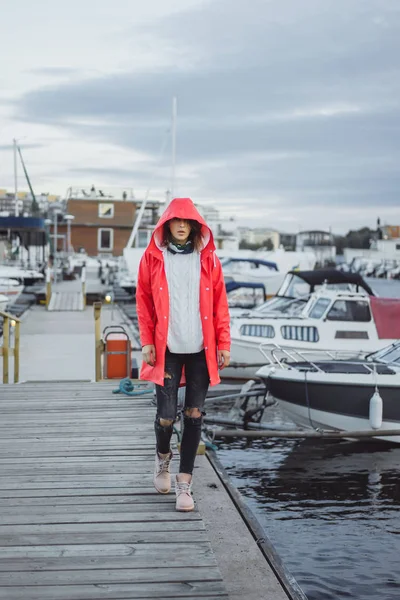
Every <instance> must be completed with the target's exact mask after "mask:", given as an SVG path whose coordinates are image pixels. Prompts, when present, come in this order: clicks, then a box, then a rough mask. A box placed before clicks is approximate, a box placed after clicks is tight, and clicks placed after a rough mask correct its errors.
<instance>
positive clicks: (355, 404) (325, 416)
mask: <svg viewBox="0 0 400 600" xmlns="http://www.w3.org/2000/svg"><path fill="white" fill-rule="evenodd" d="M287 375H289V378H288V377H287ZM296 377H297V378H296ZM313 377H314V378H318V377H319V378H321V379H322V377H325V381H316V380H315V379H314V380H312V378H313ZM378 377H379V376H378ZM385 377H387V378H391V377H394V378H395V379H397V380H398V376H396V375H393V376H385ZM351 378H352V379H353V380H354V379H361V378H362V377H360V376H354V375H353V376H352V375H349V374H335V375H333V376H331V377H330V378H326V374H324V373H322V374H319V373H317V374H315V373H312V374H311V373H307V382H306V379H305V373H299V372H295V371H294V372H291V371H284V372H283V373H282V375H281V376H280V374H279V372H278V373H271V375H270V376H269V377H266V378H264V377H263V379H264V381H265V383H266V384H267V386H268V389H269V391H270V394H271V395H272V396H273V397H274V398H276V399H277V400H278V402H279V405H280V406H281V408H282V410H283V411H284V412H285V413H286V414H287V416H288V417H289V418H290V419H292V421H294V422H295V423H296V424H298V425H302V426H306V427H322V428H324V429H337V430H343V431H364V430H371V429H372V428H371V425H370V422H369V403H370V399H371V396H372V395H373V394H374V391H375V384H374V382H373V381H372V380H373V376H372V375H365V376H364V378H365V379H369V381H365V382H360V381H359V382H355V383H352V382H351ZM327 379H329V380H328V381H327ZM379 393H380V395H381V397H382V400H383V422H382V429H399V430H400V387H399V385H390V384H389V383H387V384H382V385H379ZM374 437H376V438H379V432H378V431H377V435H376V436H374ZM380 439H383V440H386V441H390V442H395V443H400V436H395V437H386V436H383V437H381V438H380Z"/></svg>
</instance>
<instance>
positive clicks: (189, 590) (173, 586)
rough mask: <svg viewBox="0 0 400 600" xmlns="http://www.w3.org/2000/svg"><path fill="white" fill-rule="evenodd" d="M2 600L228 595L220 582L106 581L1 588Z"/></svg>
mask: <svg viewBox="0 0 400 600" xmlns="http://www.w3.org/2000/svg"><path fill="white" fill-rule="evenodd" d="M0 598H1V599H2V600H55V598H57V600H116V599H117V598H118V600H135V599H138V600H144V599H145V598H151V599H153V598H162V599H165V600H167V599H171V600H173V599H175V600H177V599H178V598H182V599H183V598H202V600H220V599H221V598H228V595H227V594H226V592H225V589H224V586H223V584H222V583H221V582H220V581H191V582H190V583H188V582H186V581H179V582H172V583H169V582H155V583H153V582H146V583H134V584H131V583H116V584H113V583H107V584H103V585H99V584H86V585H74V584H72V585H67V586H58V585H54V584H49V585H45V586H34V587H26V586H23V585H18V586H12V587H8V586H7V587H0Z"/></svg>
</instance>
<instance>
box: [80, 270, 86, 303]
mask: <svg viewBox="0 0 400 600" xmlns="http://www.w3.org/2000/svg"><path fill="white" fill-rule="evenodd" d="M81 281H82V299H83V308H84V309H85V308H86V267H83V268H82V276H81Z"/></svg>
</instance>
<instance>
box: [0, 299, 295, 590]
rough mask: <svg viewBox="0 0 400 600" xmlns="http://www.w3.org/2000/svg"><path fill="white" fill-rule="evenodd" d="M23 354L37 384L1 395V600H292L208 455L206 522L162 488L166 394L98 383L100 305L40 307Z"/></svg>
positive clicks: (25, 325) (200, 472)
mask: <svg viewBox="0 0 400 600" xmlns="http://www.w3.org/2000/svg"><path fill="white" fill-rule="evenodd" d="M102 321H103V323H102V325H103V326H105V325H107V324H110V323H111V322H121V321H123V317H122V316H121V313H119V311H118V310H117V309H116V308H115V309H112V308H111V307H107V309H106V310H104V311H103V314H102ZM21 350H22V352H21V374H22V380H23V381H25V383H21V384H17V385H7V386H0V414H1V421H0V599H1V600H55V599H56V598H57V600H98V599H106V600H112V599H113V600H117V599H121V600H122V599H125V600H128V599H134V598H135V599H141V598H143V599H144V598H170V599H174V598H175V599H178V598H187V599H189V598H202V599H203V600H218V599H220V598H231V599H232V600H239V598H243V597H244V598H246V599H247V600H262V599H264V598H265V599H268V600H285V599H286V600H287V595H286V593H285V592H284V591H283V588H282V587H281V585H280V583H279V582H278V580H277V579H276V577H275V575H274V573H273V572H272V570H271V568H270V567H269V565H268V563H267V561H266V560H265V558H264V557H263V555H262V553H261V552H260V550H259V548H258V547H257V544H256V542H255V541H254V539H253V537H252V535H251V533H250V532H249V530H248V528H247V526H246V524H245V522H244V521H243V519H242V517H241V516H240V515H239V513H238V511H237V509H236V507H235V505H234V504H233V502H232V500H231V499H230V497H229V495H228V493H227V491H226V490H225V488H224V486H223V484H222V483H221V481H220V479H219V477H218V476H217V474H216V472H215V471H214V469H213V468H212V466H211V464H210V463H209V461H208V459H207V457H206V456H199V457H198V460H197V462H196V468H195V473H194V496H195V500H196V508H195V511H194V512H193V513H188V514H185V513H177V512H176V511H175V502H174V500H175V498H174V495H173V493H171V494H168V495H165V496H163V495H159V494H157V493H156V492H155V490H154V488H153V485H152V471H153V464H154V463H153V461H154V432H153V420H154V412H155V411H154V407H153V405H152V403H151V397H152V393H151V392H150V393H148V394H147V397H140V398H130V397H127V396H123V395H120V394H113V393H112V391H113V389H114V388H115V387H117V382H103V383H93V382H92V381H93V378H94V320H93V309H92V308H91V307H89V308H87V309H86V310H85V311H82V312H71V313H68V312H66V313H63V312H48V311H46V310H45V309H44V308H42V307H35V308H33V309H32V310H30V311H29V312H28V313H27V314H26V315H25V318H24V319H23V322H22V324H21ZM177 462H178V458H177V454H176V456H175V457H174V460H173V463H174V464H173V471H174V472H176V470H177Z"/></svg>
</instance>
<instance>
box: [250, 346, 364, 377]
mask: <svg viewBox="0 0 400 600" xmlns="http://www.w3.org/2000/svg"><path fill="white" fill-rule="evenodd" d="M259 349H260V351H261V353H262V354H263V356H265V358H266V359H267V361H268V364H269V366H276V365H278V366H279V367H280V368H282V369H291V368H295V365H293V364H291V365H288V364H287V359H289V360H290V361H291V363H308V364H309V365H310V366H311V367H313V368H314V369H315V370H317V371H319V372H321V373H323V372H324V370H323V369H321V367H319V366H318V364H317V361H321V360H322V361H324V360H325V361H326V360H338V359H344V360H346V362H347V363H348V364H353V363H354V364H359V359H362V358H364V357H365V356H366V353H365V352H356V351H354V350H337V351H334V350H319V349H318V350H299V349H296V348H285V347H283V346H280V345H279V344H277V343H276V342H264V343H262V344H260V346H259ZM282 355H283V356H282ZM316 355H317V358H316ZM310 356H312V357H313V358H312V359H311V358H310ZM347 356H348V357H349V358H350V359H353V361H352V360H348V359H347V358H346V357H347ZM357 359H358V360H357ZM373 364H374V363H371V365H373ZM365 366H366V368H367V369H368V370H370V371H371V372H374V369H373V368H371V367H370V366H369V365H365Z"/></svg>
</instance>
